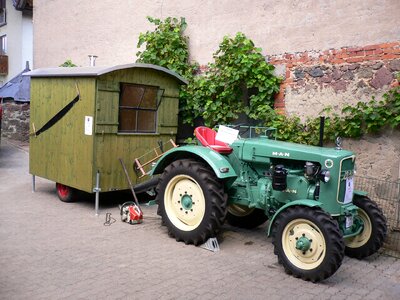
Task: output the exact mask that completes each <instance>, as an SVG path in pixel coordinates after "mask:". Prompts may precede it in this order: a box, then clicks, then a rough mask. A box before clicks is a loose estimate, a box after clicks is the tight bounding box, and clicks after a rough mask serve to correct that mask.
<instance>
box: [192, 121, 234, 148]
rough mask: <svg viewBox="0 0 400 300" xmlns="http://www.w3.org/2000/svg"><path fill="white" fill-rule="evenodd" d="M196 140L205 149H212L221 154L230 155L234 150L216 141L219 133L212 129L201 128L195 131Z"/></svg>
mask: <svg viewBox="0 0 400 300" xmlns="http://www.w3.org/2000/svg"><path fill="white" fill-rule="evenodd" d="M194 134H195V135H196V138H197V139H198V140H199V141H200V143H201V144H202V145H203V146H204V147H208V148H211V149H212V150H214V151H216V152H218V153H220V154H230V153H232V151H233V149H232V148H231V147H229V145H228V144H226V143H224V142H221V141H218V140H216V139H215V136H216V135H217V133H216V132H215V131H214V130H212V129H211V128H208V127H204V126H200V127H197V128H196V129H195V130H194Z"/></svg>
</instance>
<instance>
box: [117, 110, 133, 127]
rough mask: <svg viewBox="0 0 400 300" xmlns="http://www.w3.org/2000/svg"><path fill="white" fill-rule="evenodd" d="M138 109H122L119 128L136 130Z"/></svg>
mask: <svg viewBox="0 0 400 300" xmlns="http://www.w3.org/2000/svg"><path fill="white" fill-rule="evenodd" d="M136 112H137V111H136V110H130V109H120V111H119V130H120V131H136Z"/></svg>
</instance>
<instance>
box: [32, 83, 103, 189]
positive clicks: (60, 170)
mask: <svg viewBox="0 0 400 300" xmlns="http://www.w3.org/2000/svg"><path fill="white" fill-rule="evenodd" d="M31 80H32V81H31V117H30V119H31V121H30V122H31V132H32V131H33V124H34V126H35V129H36V130H38V129H39V128H41V127H42V126H43V125H44V124H45V123H46V122H47V121H48V120H49V119H51V118H52V117H53V116H54V115H55V114H57V112H59V111H60V110H61V109H62V108H63V107H65V106H66V105H67V104H68V103H70V102H71V100H73V99H74V98H75V97H76V95H77V89H76V84H77V86H78V87H79V90H80V95H81V98H80V100H79V101H78V102H77V103H76V104H75V105H74V106H73V107H72V108H71V110H70V111H69V112H68V113H67V114H66V115H65V116H64V117H63V118H62V119H60V121H58V122H57V123H56V124H55V125H53V126H52V127H51V128H50V129H48V130H47V131H45V132H43V133H42V134H40V135H39V136H36V137H35V136H31V138H30V153H29V171H30V173H31V174H34V175H37V176H40V177H44V178H47V179H50V180H53V181H55V182H59V183H62V184H65V185H69V186H72V187H75V188H78V189H80V190H84V191H91V189H92V188H93V179H92V173H93V140H94V136H93V135H91V136H90V135H85V134H84V121H85V116H93V114H94V98H95V84H96V80H95V78H32V79H31Z"/></svg>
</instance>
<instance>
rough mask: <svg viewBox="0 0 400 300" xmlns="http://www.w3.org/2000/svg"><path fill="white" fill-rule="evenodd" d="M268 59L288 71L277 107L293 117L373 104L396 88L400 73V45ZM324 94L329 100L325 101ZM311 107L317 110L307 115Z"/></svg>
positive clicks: (285, 72)
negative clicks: (328, 108)
mask: <svg viewBox="0 0 400 300" xmlns="http://www.w3.org/2000/svg"><path fill="white" fill-rule="evenodd" d="M267 58H268V60H269V62H270V63H271V64H274V65H277V66H280V68H281V69H282V66H283V67H284V72H283V74H282V75H283V77H284V81H283V83H282V85H281V89H280V93H279V94H278V95H277V97H276V102H275V107H276V108H277V109H279V110H282V111H286V112H287V113H289V114H291V113H300V114H304V115H307V116H310V115H312V114H315V113H317V110H316V108H318V109H320V110H322V109H323V108H324V106H326V105H333V106H337V107H338V108H339V107H340V104H343V103H356V102H358V101H360V100H365V101H368V100H371V98H372V97H373V96H378V97H379V96H381V95H382V94H383V93H384V92H386V91H387V90H388V89H389V88H390V87H391V86H392V85H394V84H396V82H397V81H396V77H395V74H396V72H398V71H400V42H392V43H383V44H376V45H367V46H365V47H342V48H340V49H329V50H325V51H304V52H297V53H285V54H281V55H274V56H269V57H267ZM324 93H325V94H326V95H325V96H326V97H325V99H321V98H320V97H321V96H323V94H324ZM316 97H318V99H316ZM296 102H297V103H296ZM301 104H303V105H301ZM299 105H300V106H299ZM310 105H312V106H313V107H314V109H313V110H311V111H310V110H309V109H307V110H306V111H304V108H306V107H307V106H310ZM307 112H308V113H307Z"/></svg>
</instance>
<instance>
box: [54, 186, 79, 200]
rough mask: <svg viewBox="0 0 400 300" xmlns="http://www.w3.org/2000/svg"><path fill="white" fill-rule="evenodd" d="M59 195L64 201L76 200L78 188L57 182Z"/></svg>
mask: <svg viewBox="0 0 400 300" xmlns="http://www.w3.org/2000/svg"><path fill="white" fill-rule="evenodd" d="M56 191H57V196H58V198H59V199H60V200H61V201H62V202H74V201H76V198H77V192H78V191H77V190H76V189H74V188H72V187H70V186H68V185H64V184H61V183H58V182H57V183H56Z"/></svg>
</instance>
